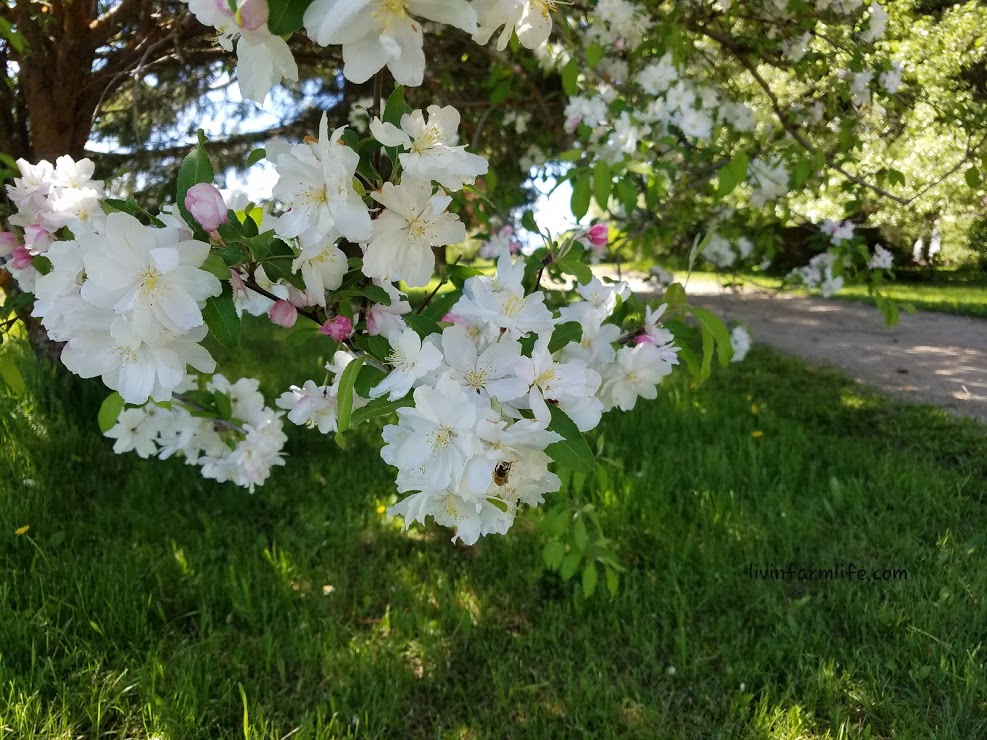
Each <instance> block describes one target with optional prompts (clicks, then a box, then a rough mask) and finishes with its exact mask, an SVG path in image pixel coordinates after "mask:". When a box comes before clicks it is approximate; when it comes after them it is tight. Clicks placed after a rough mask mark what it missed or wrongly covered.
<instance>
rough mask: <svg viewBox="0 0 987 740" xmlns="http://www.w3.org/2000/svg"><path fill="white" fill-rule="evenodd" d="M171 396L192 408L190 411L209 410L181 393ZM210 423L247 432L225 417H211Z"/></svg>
mask: <svg viewBox="0 0 987 740" xmlns="http://www.w3.org/2000/svg"><path fill="white" fill-rule="evenodd" d="M172 398H173V399H174V400H176V401H178V402H179V403H180V404H182V405H183V406H185V407H186V408H190V409H192V411H200V412H202V413H208V412H209V409H207V408H205V407H204V406H200V405H199V404H197V403H196V402H195V401H192V400H190V399H188V398H186V397H185V396H183V395H181V394H180V393H176V394H175V395H174V396H172ZM212 423H213V424H214V425H215V426H218V427H225V428H226V429H229V430H231V431H234V432H239V433H240V434H246V433H247V430H246V429H244V428H243V427H241V426H239V425H237V424H234V423H233V422H232V421H227V420H226V419H217V418H213V419H212Z"/></svg>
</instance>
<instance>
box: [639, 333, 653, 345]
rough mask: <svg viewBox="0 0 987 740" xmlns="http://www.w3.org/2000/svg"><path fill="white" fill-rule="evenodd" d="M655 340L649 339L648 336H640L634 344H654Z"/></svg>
mask: <svg viewBox="0 0 987 740" xmlns="http://www.w3.org/2000/svg"><path fill="white" fill-rule="evenodd" d="M654 343H655V340H654V339H652V338H651V337H649V336H648V335H647V334H638V335H637V336H636V337H634V344H654Z"/></svg>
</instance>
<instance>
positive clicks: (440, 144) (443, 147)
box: [370, 105, 487, 190]
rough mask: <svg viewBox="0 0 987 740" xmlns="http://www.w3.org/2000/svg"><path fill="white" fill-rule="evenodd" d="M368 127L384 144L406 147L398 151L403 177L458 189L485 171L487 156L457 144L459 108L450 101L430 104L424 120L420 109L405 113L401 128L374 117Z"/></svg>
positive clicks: (471, 182)
mask: <svg viewBox="0 0 987 740" xmlns="http://www.w3.org/2000/svg"><path fill="white" fill-rule="evenodd" d="M370 131H371V133H372V134H373V136H374V138H375V139H377V141H379V142H380V143H381V144H383V145H384V146H391V147H399V148H401V149H407V150H409V151H406V152H402V153H401V154H399V155H398V161H399V162H400V163H401V167H402V169H403V170H404V175H405V177H408V178H412V179H416V180H425V181H428V180H435V181H436V182H437V183H439V185H441V186H442V187H444V188H448V189H449V190H460V189H462V187H463V185H472V184H473V182H474V181H475V180H476V178H477V177H478V176H479V175H485V174H486V173H487V160H485V159H484V158H483V157H480V156H477V155H476V154H470V153H469V152H467V151H466V147H465V146H458V143H459V111H457V110H456V109H455V108H453V107H452V106H451V105H447V106H445V107H443V108H440V107H439V106H437V105H430V106H429V107H428V119H427V120H426V118H425V115H424V114H423V113H422V111H420V110H416V111H412V112H411V113H405V114H404V115H403V116H402V117H401V128H398V127H397V126H395V125H394V124H391V123H384V122H382V121H381V120H380V119H379V118H375V119H374V120H372V121H371V122H370Z"/></svg>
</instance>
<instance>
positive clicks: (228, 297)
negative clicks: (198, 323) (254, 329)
mask: <svg viewBox="0 0 987 740" xmlns="http://www.w3.org/2000/svg"><path fill="white" fill-rule="evenodd" d="M202 318H203V319H205V321H206V326H208V327H209V333H210V334H212V335H213V337H215V338H216V341H217V342H219V343H220V344H221V345H223V346H224V347H236V346H237V345H238V344H240V317H239V316H237V315H236V307H235V306H234V305H233V294H232V293H224V294H223V295H221V296H218V297H215V298H210V299H209V300H207V301H206V306H205V308H203V309H202Z"/></svg>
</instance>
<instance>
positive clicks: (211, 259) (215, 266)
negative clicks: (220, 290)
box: [202, 252, 230, 280]
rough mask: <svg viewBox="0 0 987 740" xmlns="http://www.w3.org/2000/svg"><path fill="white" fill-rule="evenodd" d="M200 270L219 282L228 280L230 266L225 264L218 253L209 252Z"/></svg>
mask: <svg viewBox="0 0 987 740" xmlns="http://www.w3.org/2000/svg"><path fill="white" fill-rule="evenodd" d="M202 269H203V270H205V271H206V272H208V273H210V274H211V275H215V276H216V277H218V278H219V279H220V280H229V279H230V266H229V265H228V264H226V260H224V259H223V258H222V256H221V255H220V253H219V252H210V253H209V256H208V257H206V260H205V262H203V263H202Z"/></svg>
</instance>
